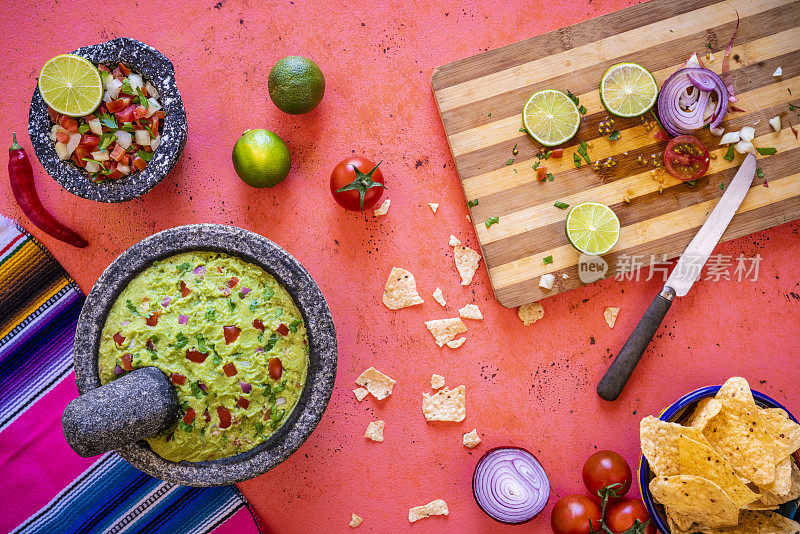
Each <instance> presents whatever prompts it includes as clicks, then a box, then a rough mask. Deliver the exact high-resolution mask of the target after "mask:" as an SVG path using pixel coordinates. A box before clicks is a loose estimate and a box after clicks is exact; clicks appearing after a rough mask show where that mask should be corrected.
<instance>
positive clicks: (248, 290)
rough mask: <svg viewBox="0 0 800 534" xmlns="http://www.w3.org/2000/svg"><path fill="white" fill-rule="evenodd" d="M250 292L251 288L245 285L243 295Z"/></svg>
mask: <svg viewBox="0 0 800 534" xmlns="http://www.w3.org/2000/svg"><path fill="white" fill-rule="evenodd" d="M248 293H250V288H249V287H243V288H242V295H247V294H248Z"/></svg>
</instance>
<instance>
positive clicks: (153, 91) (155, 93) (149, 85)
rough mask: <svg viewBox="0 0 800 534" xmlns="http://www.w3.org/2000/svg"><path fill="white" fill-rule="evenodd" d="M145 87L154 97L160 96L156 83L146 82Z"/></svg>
mask: <svg viewBox="0 0 800 534" xmlns="http://www.w3.org/2000/svg"><path fill="white" fill-rule="evenodd" d="M144 88H145V89H147V94H148V95H150V96H152V97H153V98H158V97H159V93H158V90H157V89H156V87H155V85H153V84H152V83H150V82H147V83H146V84H144Z"/></svg>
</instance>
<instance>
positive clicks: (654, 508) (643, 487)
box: [638, 386, 800, 534]
mask: <svg viewBox="0 0 800 534" xmlns="http://www.w3.org/2000/svg"><path fill="white" fill-rule="evenodd" d="M721 387H722V386H706V387H704V388H700V389H698V390H695V391H692V392H691V393H689V394H687V395H684V396H683V397H681V398H680V399H678V400H677V401H676V402H674V403H673V404H671V405H669V406H668V407H667V409H665V410H664V411H663V412H661V415H660V416H659V419H661V420H662V421H669V422H671V423H683V422H684V421H685V420H686V419H687V418H688V417H689V415H690V414H691V413H692V411H693V410H694V408H695V406H697V403H698V402H699V401H700V400H701V399H704V398H706V397H713V396H715V395H716V394H717V391H719V389H720V388H721ZM753 398H754V399H755V401H756V404H758V405H759V406H761V407H763V408H781V409H782V410H784V411H785V412H786V413H787V414H789V417H790V418H791V420H792V421H794V422H795V423H797V419H795V417H794V415H792V413H791V412H790V411H789V410H787V409H786V408H785V407H784V406H783V405H781V404H780V403H779V402H777V401H775V400H774V399H772V398H770V397H768V396H766V395H764V394H763V393H759V392H758V391H753ZM794 459H795V461H797V455H795V456H794ZM798 465H800V464H798ZM638 478H639V494H640V495H641V496H642V501H644V504H645V506H647V511H648V512H649V513H650V518H651V519H652V520H653V523H654V524H655V526H656V528H658V530H659V532H661V533H662V534H670V530H669V526H667V520H666V517H665V516H664V511H663V507H662V506H661V505H660V504H657V503H656V502H655V501H654V500H653V496H652V495H651V494H650V480H652V478H653V474H652V473H651V472H650V464H649V463H648V462H647V458H645V457H644V456H643V455H640V457H639V472H638ZM797 506H798V500H797V499H795V500H794V501H789V502H787V503H784V504H783V505H781V507H780V508H779V509H778V512H780V513H781V514H783V515H785V516H786V517H789V518H794V515H795V513H796V512H797Z"/></svg>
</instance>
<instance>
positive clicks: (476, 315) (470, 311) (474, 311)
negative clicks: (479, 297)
mask: <svg viewBox="0 0 800 534" xmlns="http://www.w3.org/2000/svg"><path fill="white" fill-rule="evenodd" d="M458 314H459V315H460V316H461V317H463V318H464V319H475V320H478V319H483V314H482V313H481V310H480V308H478V306H477V305H476V304H467V305H466V306H464V307H463V308H461V309H460V310H458Z"/></svg>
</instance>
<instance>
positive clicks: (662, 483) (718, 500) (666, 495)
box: [650, 475, 739, 528]
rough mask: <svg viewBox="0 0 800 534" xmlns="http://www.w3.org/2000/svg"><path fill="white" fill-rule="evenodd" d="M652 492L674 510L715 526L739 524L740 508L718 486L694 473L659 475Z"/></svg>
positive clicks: (694, 519) (651, 486) (651, 487)
mask: <svg viewBox="0 0 800 534" xmlns="http://www.w3.org/2000/svg"><path fill="white" fill-rule="evenodd" d="M650 493H652V494H653V497H654V498H655V499H656V500H657V501H658V502H660V503H661V504H663V505H664V506H669V507H670V508H672V510H673V511H674V512H677V513H679V514H682V515H685V516H686V517H688V518H690V519H692V520H693V521H696V522H697V523H702V524H704V525H708V526H710V527H712V528H718V527H727V526H731V525H736V523H737V521H738V519H739V508H738V507H737V506H736V504H735V503H734V502H733V501H732V500H731V499H730V497H728V495H727V494H726V493H725V492H724V491H723V490H722V488H720V487H719V486H718V485H716V484H714V483H713V482H711V481H710V480H706V479H705V478H702V477H698V476H694V475H676V476H669V477H656V478H654V479H653V480H651V481H650Z"/></svg>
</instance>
